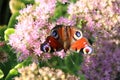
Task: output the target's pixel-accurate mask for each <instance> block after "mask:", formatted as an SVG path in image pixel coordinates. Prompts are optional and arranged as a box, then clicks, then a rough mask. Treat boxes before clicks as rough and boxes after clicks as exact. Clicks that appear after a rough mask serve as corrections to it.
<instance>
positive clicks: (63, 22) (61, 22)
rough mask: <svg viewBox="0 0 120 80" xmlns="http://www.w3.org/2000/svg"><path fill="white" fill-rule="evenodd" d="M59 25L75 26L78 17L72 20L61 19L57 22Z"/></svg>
mask: <svg viewBox="0 0 120 80" xmlns="http://www.w3.org/2000/svg"><path fill="white" fill-rule="evenodd" d="M56 24H57V25H65V26H74V25H75V24H76V17H75V16H74V17H72V18H71V19H68V18H64V17H60V18H59V19H58V20H57V22H56Z"/></svg>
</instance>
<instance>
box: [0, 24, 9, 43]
mask: <svg viewBox="0 0 120 80" xmlns="http://www.w3.org/2000/svg"><path fill="white" fill-rule="evenodd" d="M6 29H7V26H0V41H4V31H5V30H6Z"/></svg>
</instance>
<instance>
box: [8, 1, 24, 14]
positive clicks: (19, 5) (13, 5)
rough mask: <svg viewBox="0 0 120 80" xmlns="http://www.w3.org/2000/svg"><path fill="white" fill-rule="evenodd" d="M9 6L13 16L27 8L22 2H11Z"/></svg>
mask: <svg viewBox="0 0 120 80" xmlns="http://www.w3.org/2000/svg"><path fill="white" fill-rule="evenodd" d="M9 6H10V10H11V12H12V13H13V14H14V13H16V12H18V11H19V10H20V9H22V8H25V4H24V3H23V2H21V1H20V0H10V3H9Z"/></svg>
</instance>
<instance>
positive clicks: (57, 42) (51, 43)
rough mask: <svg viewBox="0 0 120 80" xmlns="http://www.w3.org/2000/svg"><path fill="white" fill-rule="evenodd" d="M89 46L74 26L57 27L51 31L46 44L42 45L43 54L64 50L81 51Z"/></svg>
mask: <svg viewBox="0 0 120 80" xmlns="http://www.w3.org/2000/svg"><path fill="white" fill-rule="evenodd" d="M86 46H89V43H88V40H87V39H86V38H85V37H83V35H82V32H81V30H80V29H79V28H76V27H73V26H62V25H57V26H56V27H54V28H53V29H52V30H51V33H50V35H49V36H48V37H47V38H46V40H45V42H44V43H43V44H41V50H42V51H43V52H54V51H59V50H62V49H64V51H67V50H68V49H69V50H73V51H80V50H81V49H84V48H85V47H86Z"/></svg>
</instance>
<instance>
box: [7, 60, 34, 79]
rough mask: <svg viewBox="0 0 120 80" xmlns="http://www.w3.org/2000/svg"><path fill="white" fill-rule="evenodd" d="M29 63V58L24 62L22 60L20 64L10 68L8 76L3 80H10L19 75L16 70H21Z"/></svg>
mask: <svg viewBox="0 0 120 80" xmlns="http://www.w3.org/2000/svg"><path fill="white" fill-rule="evenodd" d="M30 63H32V61H31V58H28V59H26V60H24V61H23V62H21V63H18V64H17V65H16V66H15V67H14V68H12V69H11V70H10V71H9V73H8V75H7V76H6V78H5V80H12V78H13V77H15V76H17V75H19V72H18V69H19V68H22V67H24V66H28V65H29V64H30Z"/></svg>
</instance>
